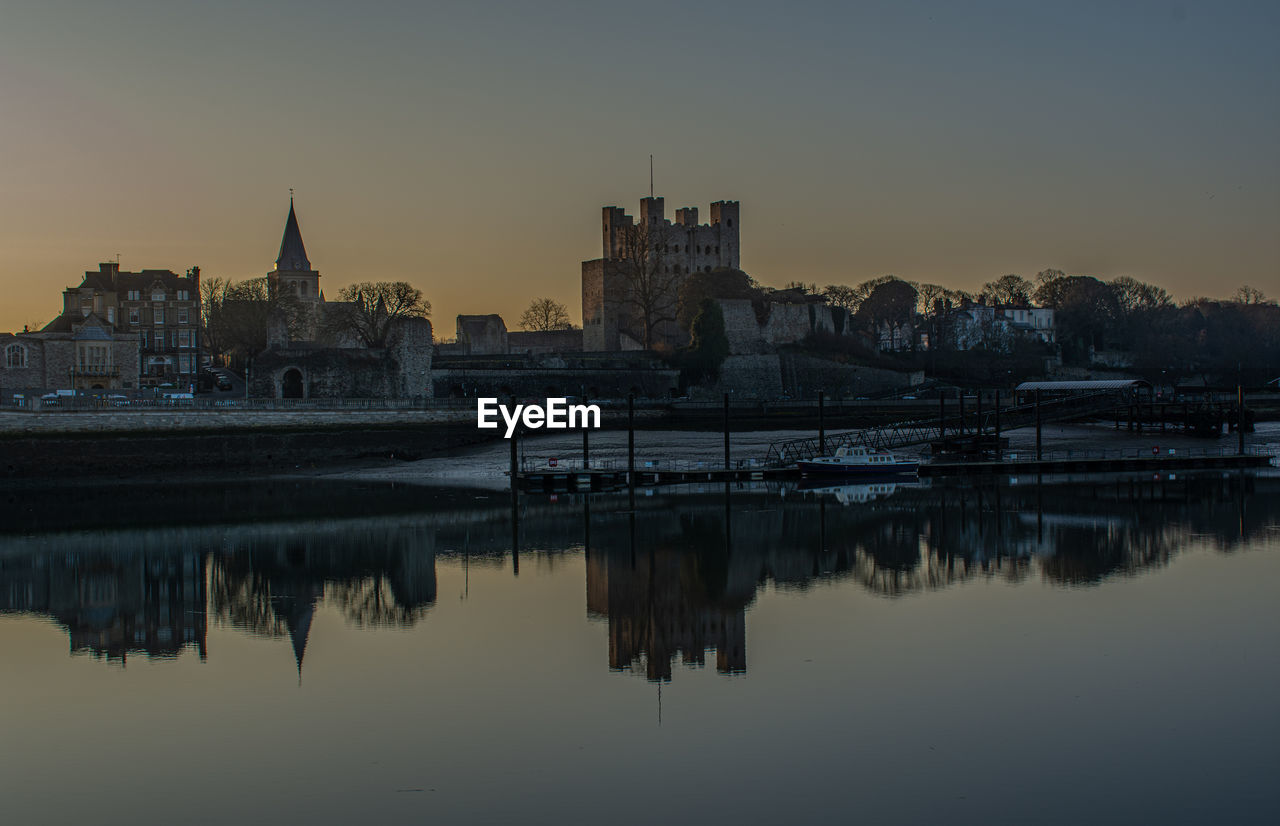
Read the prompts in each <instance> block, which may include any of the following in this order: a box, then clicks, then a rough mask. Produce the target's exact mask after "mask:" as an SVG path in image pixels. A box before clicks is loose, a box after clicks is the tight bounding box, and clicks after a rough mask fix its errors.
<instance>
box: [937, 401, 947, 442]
mask: <svg viewBox="0 0 1280 826" xmlns="http://www.w3.org/2000/svg"><path fill="white" fill-rule="evenodd" d="M945 438H947V394H946V393H944V392H942V391H938V441H942V440H943V439H945Z"/></svg>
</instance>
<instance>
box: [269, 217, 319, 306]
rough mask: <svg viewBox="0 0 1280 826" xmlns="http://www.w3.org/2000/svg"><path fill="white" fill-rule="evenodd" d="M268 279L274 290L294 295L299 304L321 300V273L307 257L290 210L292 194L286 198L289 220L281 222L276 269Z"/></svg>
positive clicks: (296, 222)
mask: <svg viewBox="0 0 1280 826" xmlns="http://www.w3.org/2000/svg"><path fill="white" fill-rule="evenodd" d="M267 278H268V280H269V281H270V284H271V286H272V287H273V288H275V289H277V290H281V291H283V292H284V293H286V294H293V295H295V296H297V297H298V298H299V299H301V300H302V301H310V302H318V301H319V300H320V273H318V272H316V271H315V270H313V269H311V261H310V259H308V258H307V248H306V246H305V245H303V243H302V231H301V230H299V229H298V216H297V214H296V213H294V211H293V196H292V195H290V196H289V217H288V219H286V220H285V222H284V236H283V237H282V238H281V239H280V254H279V255H278V256H276V268H275V269H274V270H272V271H271V272H269V273H267Z"/></svg>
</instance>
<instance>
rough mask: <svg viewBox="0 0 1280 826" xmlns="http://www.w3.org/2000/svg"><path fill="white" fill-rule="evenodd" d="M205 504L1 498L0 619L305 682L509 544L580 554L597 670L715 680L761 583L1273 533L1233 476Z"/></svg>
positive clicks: (195, 494) (1258, 497) (1148, 565)
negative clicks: (595, 632) (241, 648)
mask: <svg viewBox="0 0 1280 826" xmlns="http://www.w3.org/2000/svg"><path fill="white" fill-rule="evenodd" d="M216 490H217V497H221V498H217V497H214V496H212V495H209V493H210V492H209V491H202V490H201V489H199V488H191V489H185V490H182V491H178V492H168V493H164V494H161V496H170V497H178V498H179V502H178V504H181V503H184V502H187V501H188V500H189V499H190V500H193V501H199V502H200V503H201V506H200V508H199V509H197V510H190V509H189V510H187V511H185V513H186V514H188V515H190V514H193V513H194V514H195V516H189V518H186V519H183V520H181V521H177V520H175V521H174V522H173V523H171V524H168V525H163V524H161V525H155V524H152V525H148V526H147V527H135V526H129V525H127V524H122V523H120V521H119V515H120V511H119V510H118V509H115V510H112V511H111V512H110V515H109V517H104V519H106V520H107V521H106V523H105V524H92V522H91V519H92V513H93V510H92V509H88V510H82V511H81V512H79V516H78V517H77V518H79V519H81V520H90V522H89V523H87V524H81V525H80V526H78V527H79V529H78V530H72V531H65V530H64V529H63V523H64V522H65V516H64V515H63V514H64V513H65V511H64V509H62V508H61V504H62V502H63V501H64V500H63V497H64V496H65V491H52V492H51V493H50V497H54V495H55V494H56V497H55V498H50V499H48V500H47V501H46V500H44V499H42V498H41V496H40V495H39V492H36V494H35V495H33V496H30V497H27V496H24V497H23V498H22V499H21V500H19V499H17V498H14V497H10V498H8V499H7V504H5V502H4V501H0V517H2V520H0V525H6V526H10V527H13V526H17V530H16V531H11V532H10V533H0V611H9V612H23V613H28V614H34V615H41V616H45V617H48V618H50V619H51V620H53V621H54V622H56V623H58V624H59V625H61V626H62V627H63V628H65V629H66V632H67V634H68V637H69V639H70V646H71V650H72V652H87V653H90V654H92V655H94V656H98V657H102V658H105V659H107V660H111V661H117V660H118V661H120V662H124V661H126V659H127V656H128V655H129V654H140V655H144V656H147V657H151V658H169V657H174V656H176V655H178V654H179V653H180V652H182V651H183V650H187V649H189V650H191V651H193V652H194V653H196V654H197V655H198V656H199V657H200V658H201V659H203V658H205V657H206V656H207V654H208V651H207V643H206V632H207V624H208V623H209V622H213V623H215V624H217V625H222V626H227V627H231V628H235V629H238V630H241V631H243V632H246V633H249V634H253V635H261V636H267V637H274V638H281V639H284V638H288V640H289V641H290V643H291V646H292V649H293V654H294V660H295V665H296V667H297V669H298V672H299V675H301V672H302V668H303V662H304V658H305V653H306V647H307V642H308V638H309V636H310V634H311V628H312V621H313V619H314V617H315V616H316V613H317V611H318V610H320V608H321V607H322V606H327V607H329V608H332V609H334V610H336V611H338V612H340V613H341V615H342V616H343V617H344V618H345V620H346V621H347V622H348V624H350V625H352V626H355V627H360V628H368V629H379V628H403V627H409V626H412V625H414V624H415V623H419V622H422V621H424V619H426V618H427V617H428V616H429V613H430V609H431V607H432V606H433V605H434V604H435V602H436V599H437V590H438V584H437V575H436V563H437V560H447V561H449V563H450V564H452V563H454V562H456V561H457V560H458V559H459V558H460V557H461V558H465V559H467V560H471V559H479V560H487V561H489V562H491V563H500V562H502V561H503V560H508V559H509V560H510V564H511V568H512V571H513V573H515V574H517V575H518V567H517V565H516V559H515V556H516V549H517V547H518V548H520V549H522V551H521V552H522V553H524V554H526V555H529V556H533V557H541V558H552V557H556V556H558V555H565V554H575V555H576V554H583V555H585V578H586V583H585V584H586V612H587V615H588V616H589V617H591V618H594V619H597V620H599V621H601V622H605V623H607V626H608V666H609V667H610V668H612V669H617V670H627V671H630V672H633V673H636V674H640V675H643V676H644V677H646V678H647V679H650V680H658V681H667V680H670V679H671V677H672V671H673V666H674V664H675V663H677V662H682V663H685V664H687V665H691V666H701V665H704V664H705V663H706V661H707V659H708V656H709V654H712V653H713V654H714V662H715V668H716V669H717V671H719V672H721V673H724V674H742V673H745V672H746V671H747V662H748V657H747V650H746V624H747V611H748V609H749V607H750V606H751V605H752V603H753V602H754V601H755V599H756V597H757V594H758V593H759V591H760V589H761V588H762V587H777V588H779V589H783V590H787V589H803V588H809V587H811V586H813V585H814V584H816V583H822V582H827V581H837V580H840V581H855V582H857V583H859V584H860V585H861V586H862V587H863V588H865V589H866V590H867V591H870V592H872V593H874V594H876V595H878V596H884V597H901V596H905V595H911V594H927V593H929V592H931V591H935V590H938V589H943V588H948V587H952V586H954V585H956V584H958V583H962V582H965V581H968V580H974V579H998V580H1002V581H1006V582H1009V583H1019V582H1023V581H1026V580H1030V579H1035V578H1037V577H1038V578H1039V579H1041V580H1043V581H1044V582H1046V583H1048V584H1050V585H1052V586H1071V587H1076V586H1091V585H1096V584H1097V583H1100V582H1103V581H1105V580H1107V579H1108V578H1111V577H1116V576H1133V575H1137V574H1140V573H1141V572H1143V571H1145V570H1149V569H1153V568H1159V567H1162V566H1165V565H1167V564H1169V562H1170V560H1171V559H1172V558H1173V557H1174V556H1175V555H1176V554H1177V553H1178V551H1179V550H1180V549H1181V548H1183V547H1185V546H1186V545H1187V544H1188V543H1189V542H1193V541H1194V542H1207V543H1209V544H1210V545H1211V546H1213V547H1216V548H1218V549H1220V550H1222V551H1231V550H1233V549H1235V548H1237V547H1239V546H1240V545H1241V543H1242V542H1245V541H1248V540H1249V539H1250V537H1253V536H1255V535H1257V534H1258V533H1259V532H1264V531H1268V530H1270V529H1272V528H1274V526H1275V525H1277V524H1278V523H1280V496H1277V493H1280V480H1277V479H1274V478H1268V477H1255V476H1251V475H1245V474H1200V475H1190V476H1181V477H1175V478H1162V479H1138V478H1127V479H1117V478H1114V477H1111V478H1106V479H1091V480H1063V479H1046V480H1030V483H1028V480H1012V481H1010V480H1000V481H998V482H997V481H994V480H987V481H986V482H984V483H983V484H980V485H971V484H942V485H935V486H923V485H896V486H885V485H880V486H848V487H841V486H835V487H827V488H819V489H810V490H801V489H796V488H788V489H776V488H774V489H768V488H754V489H746V488H715V487H711V488H705V489H688V490H683V491H668V492H660V493H652V495H645V494H644V492H642V493H641V494H640V495H637V496H634V497H629V496H627V495H625V494H623V495H608V496H596V497H593V498H591V499H589V500H588V499H586V498H583V497H576V496H563V495H562V496H560V497H558V498H533V497H528V498H524V499H523V500H521V502H520V504H519V508H518V522H517V523H515V524H513V523H512V520H511V506H510V501H509V500H508V499H506V498H505V497H504V496H501V495H492V494H479V493H473V492H465V491H430V490H424V489H420V488H418V489H415V488H408V489H406V488H403V487H401V488H382V487H367V486H366V487H358V488H357V487H345V488H341V489H339V490H336V491H335V488H334V487H333V486H332V485H329V486H325V485H312V484H300V485H296V486H294V488H293V489H289V488H288V487H280V486H276V487H275V488H273V493H272V497H273V502H274V504H273V506H272V507H270V508H267V507H264V506H263V505H262V504H261V502H262V500H261V496H260V495H259V496H257V497H255V495H254V493H253V490H252V489H251V488H244V489H241V490H238V491H237V492H236V493H234V494H230V493H228V492H227V491H226V490H225V489H223V488H217V489H216ZM259 494H260V491H259ZM88 498H89V499H91V498H92V497H91V496H90V497H88ZM55 499H56V501H55ZM249 501H253V502H255V503H256V504H255V506H254V508H253V509H251V510H249V511H248V512H247V513H246V511H245V508H244V503H245V502H249Z"/></svg>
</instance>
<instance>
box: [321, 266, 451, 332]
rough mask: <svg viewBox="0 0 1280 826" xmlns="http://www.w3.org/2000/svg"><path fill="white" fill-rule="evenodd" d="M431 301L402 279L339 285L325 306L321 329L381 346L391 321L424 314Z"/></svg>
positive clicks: (418, 316) (429, 311)
mask: <svg viewBox="0 0 1280 826" xmlns="http://www.w3.org/2000/svg"><path fill="white" fill-rule="evenodd" d="M430 315H431V302H430V301H427V299H425V298H424V297H423V296H422V290H419V289H418V288H417V287H415V286H413V285H412V284H409V283H408V282H405V281H361V282H359V283H356V284H350V285H348V286H346V287H343V288H342V290H340V291H339V293H338V302H337V303H336V304H330V305H326V307H325V331H326V332H327V333H329V334H331V335H335V336H339V337H349V338H354V339H355V340H357V341H359V342H360V343H361V344H363V345H364V346H366V347H383V346H385V345H386V343H387V335H388V334H389V333H390V332H391V327H392V325H393V324H394V323H395V322H396V321H399V320H400V319H403V318H427V317H428V316H430Z"/></svg>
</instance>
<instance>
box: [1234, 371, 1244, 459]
mask: <svg viewBox="0 0 1280 826" xmlns="http://www.w3.org/2000/svg"><path fill="white" fill-rule="evenodd" d="M1236 436H1238V437H1239V440H1240V455H1241V456H1243V455H1244V385H1242V384H1237V385H1236Z"/></svg>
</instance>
